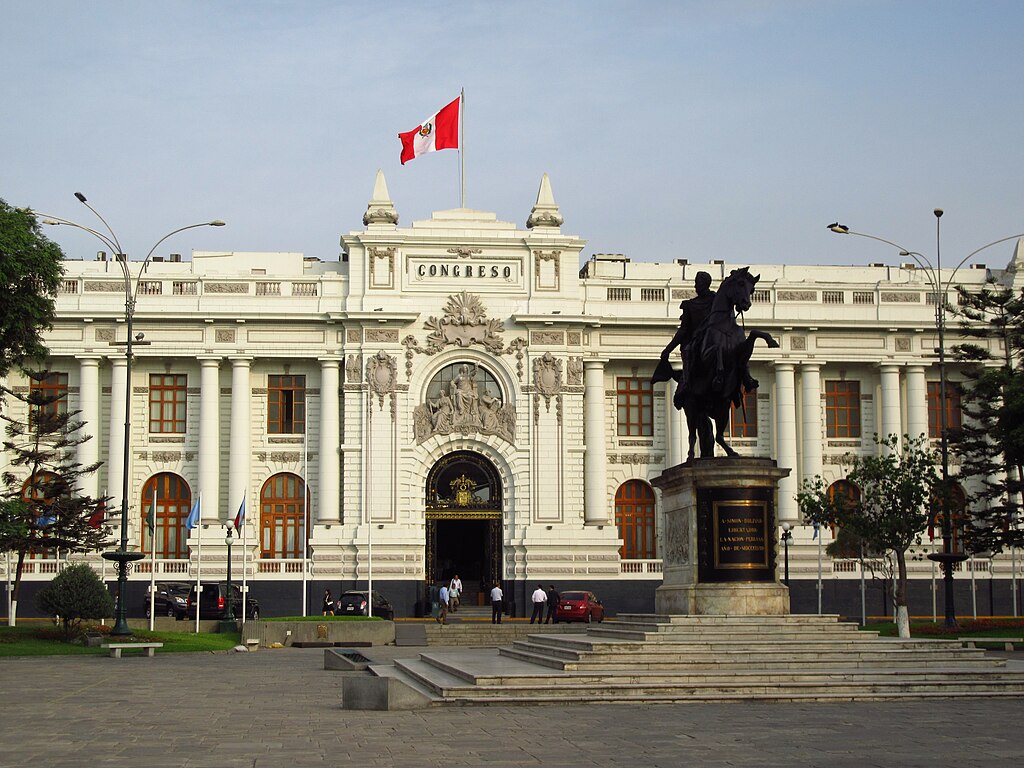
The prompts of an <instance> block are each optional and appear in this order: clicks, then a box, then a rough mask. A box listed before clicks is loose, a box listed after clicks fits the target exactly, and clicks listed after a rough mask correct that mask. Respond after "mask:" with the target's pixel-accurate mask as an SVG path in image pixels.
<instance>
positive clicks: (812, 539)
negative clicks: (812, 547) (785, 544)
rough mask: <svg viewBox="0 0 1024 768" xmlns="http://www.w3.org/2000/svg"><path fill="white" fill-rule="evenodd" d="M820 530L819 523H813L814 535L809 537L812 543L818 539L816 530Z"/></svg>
mask: <svg viewBox="0 0 1024 768" xmlns="http://www.w3.org/2000/svg"><path fill="white" fill-rule="evenodd" d="M820 528H821V523H815V524H814V535H813V536H811V541H814V540H815V539H816V538H818V530H819V529H820Z"/></svg>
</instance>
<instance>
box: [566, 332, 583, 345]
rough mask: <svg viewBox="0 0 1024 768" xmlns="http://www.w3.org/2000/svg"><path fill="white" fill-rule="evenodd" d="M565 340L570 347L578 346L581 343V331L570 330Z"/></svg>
mask: <svg viewBox="0 0 1024 768" xmlns="http://www.w3.org/2000/svg"><path fill="white" fill-rule="evenodd" d="M565 341H566V344H568V345H569V346H570V347H578V346H579V344H580V332H579V331H569V333H567V334H566V338H565Z"/></svg>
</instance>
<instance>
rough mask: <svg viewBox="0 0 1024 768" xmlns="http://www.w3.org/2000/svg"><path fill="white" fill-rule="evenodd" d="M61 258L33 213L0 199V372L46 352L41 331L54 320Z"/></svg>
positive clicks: (34, 358) (57, 249)
mask: <svg viewBox="0 0 1024 768" xmlns="http://www.w3.org/2000/svg"><path fill="white" fill-rule="evenodd" d="M63 259H64V254H63V252H62V251H61V249H60V246H58V245H57V244H56V243H54V242H53V241H51V240H49V239H48V238H46V237H45V236H44V235H43V234H42V232H41V230H40V228H39V222H37V221H36V217H35V215H34V214H32V213H31V212H30V211H28V210H27V209H24V208H12V207H11V206H10V205H8V204H7V203H6V202H4V201H3V200H0V296H2V297H3V301H0V377H3V376H6V375H7V373H8V372H9V371H10V369H11V366H13V365H17V364H19V363H21V362H23V361H25V360H42V359H44V358H45V357H46V347H45V346H44V345H43V341H42V337H41V333H42V331H44V330H46V329H48V328H50V327H51V326H52V324H53V317H54V311H55V308H54V296H56V294H57V288H58V287H59V286H60V279H61V276H62V275H63V274H64V267H63V264H62V262H63Z"/></svg>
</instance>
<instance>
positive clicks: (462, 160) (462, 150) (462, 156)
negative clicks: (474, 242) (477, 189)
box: [459, 88, 466, 208]
mask: <svg viewBox="0 0 1024 768" xmlns="http://www.w3.org/2000/svg"><path fill="white" fill-rule="evenodd" d="M465 207H466V89H465V88H463V89H462V90H461V91H459V208H465Z"/></svg>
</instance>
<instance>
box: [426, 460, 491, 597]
mask: <svg viewBox="0 0 1024 768" xmlns="http://www.w3.org/2000/svg"><path fill="white" fill-rule="evenodd" d="M501 512H502V497H501V480H500V478H499V477H498V471H497V469H495V467H494V465H493V464H492V463H491V462H489V461H488V460H487V459H485V458H484V457H483V456H481V455H480V454H478V453H473V452H472V451H456V452H454V453H450V454H448V455H447V456H444V457H443V458H441V459H440V460H439V461H438V462H437V463H436V464H435V465H434V466H433V468H431V470H430V473H429V474H428V475H427V485H426V508H425V518H426V533H427V541H426V566H427V568H426V578H427V584H428V586H429V585H432V584H437V583H438V582H441V581H447V580H448V579H451V578H452V577H453V576H454V575H455V574H456V573H457V574H458V575H459V577H460V578H461V579H462V587H463V592H464V594H465V599H466V601H468V602H472V603H475V602H477V594H480V593H482V592H484V591H485V590H486V589H489V588H490V585H491V584H493V583H494V582H495V581H496V580H498V579H500V578H501V559H502V547H501V543H502V538H501Z"/></svg>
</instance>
